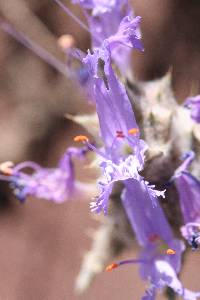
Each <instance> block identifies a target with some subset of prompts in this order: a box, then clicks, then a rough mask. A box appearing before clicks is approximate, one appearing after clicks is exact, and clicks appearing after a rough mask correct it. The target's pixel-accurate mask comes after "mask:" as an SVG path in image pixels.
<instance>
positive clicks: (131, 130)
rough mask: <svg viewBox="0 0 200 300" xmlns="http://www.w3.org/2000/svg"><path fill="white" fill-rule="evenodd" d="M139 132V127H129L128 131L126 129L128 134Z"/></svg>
mask: <svg viewBox="0 0 200 300" xmlns="http://www.w3.org/2000/svg"><path fill="white" fill-rule="evenodd" d="M138 132H139V129H138V128H131V129H129V131H128V133H129V134H133V135H134V134H137V133H138Z"/></svg>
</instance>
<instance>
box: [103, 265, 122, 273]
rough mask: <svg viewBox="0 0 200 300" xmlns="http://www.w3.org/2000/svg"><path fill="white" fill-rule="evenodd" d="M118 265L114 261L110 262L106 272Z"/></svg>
mask: <svg viewBox="0 0 200 300" xmlns="http://www.w3.org/2000/svg"><path fill="white" fill-rule="evenodd" d="M118 266H119V265H118V264H116V263H112V264H110V265H108V266H107V267H106V271H107V272H111V271H112V270H113V269H115V268H117V267H118Z"/></svg>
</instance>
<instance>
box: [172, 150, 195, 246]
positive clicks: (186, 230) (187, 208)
mask: <svg viewBox="0 0 200 300" xmlns="http://www.w3.org/2000/svg"><path fill="white" fill-rule="evenodd" d="M193 159H194V152H192V151H191V152H189V153H187V155H186V156H185V161H184V162H183V163H182V165H181V166H180V167H179V168H178V169H177V170H176V172H175V175H174V177H173V179H174V181H175V185H176V188H177V190H178V194H179V201H180V207H181V211H182V215H183V220H184V223H185V226H183V227H182V228H181V232H182V235H183V237H184V238H185V239H186V240H188V242H189V244H190V245H191V246H192V248H193V249H197V248H198V245H199V244H200V239H199V237H200V226H199V224H198V223H199V222H200V198H199V195H200V181H199V180H198V179H197V178H195V177H194V176H193V175H192V174H190V173H189V171H188V168H189V166H190V165H191V163H192V161H193ZM195 224H196V225H195Z"/></svg>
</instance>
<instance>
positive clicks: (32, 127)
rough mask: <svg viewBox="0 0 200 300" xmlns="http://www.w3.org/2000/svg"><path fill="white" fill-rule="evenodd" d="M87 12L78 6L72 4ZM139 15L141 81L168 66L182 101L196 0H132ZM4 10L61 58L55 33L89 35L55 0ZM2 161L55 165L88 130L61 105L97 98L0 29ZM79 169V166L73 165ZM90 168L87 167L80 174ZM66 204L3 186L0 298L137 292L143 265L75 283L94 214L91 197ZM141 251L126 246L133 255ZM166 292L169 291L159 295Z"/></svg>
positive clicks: (192, 275) (198, 21)
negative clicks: (18, 194) (19, 197)
mask: <svg viewBox="0 0 200 300" xmlns="http://www.w3.org/2000/svg"><path fill="white" fill-rule="evenodd" d="M69 2H70V1H65V3H67V4H68V5H69V6H70V7H71V9H72V10H73V12H74V13H76V15H77V16H79V17H81V18H82V19H83V16H82V14H81V11H80V10H79V8H78V7H77V6H71V5H70V4H69ZM132 3H133V6H134V9H135V14H139V15H141V16H142V17H143V21H142V33H143V41H144V44H145V53H142V54H141V53H136V52H135V53H134V55H133V58H134V59H133V66H134V70H135V73H136V76H137V78H138V79H140V80H150V79H153V78H156V77H158V76H162V75H164V74H165V72H166V71H167V70H168V69H169V68H171V70H172V75H173V76H172V79H173V88H174V91H175V94H176V96H177V99H178V100H179V101H182V100H183V99H184V98H185V97H186V96H187V95H188V94H189V93H196V94H197V93H198V92H199V84H200V77H199V70H200V51H199V50H200V2H199V0H162V1H161V0H152V1H149V0H134V1H132ZM0 16H1V18H2V20H3V19H4V20H5V19H6V20H8V21H9V22H10V23H11V24H13V25H14V26H15V28H17V29H18V30H21V31H22V32H24V33H26V34H27V35H28V36H29V37H30V38H31V39H33V40H34V41H36V42H37V43H39V44H40V45H42V46H43V47H45V48H46V49H48V51H50V52H51V53H52V54H54V55H55V56H56V57H57V58H59V59H60V60H63V61H64V55H63V54H62V53H61V51H60V49H59V48H58V46H57V43H56V41H57V40H56V39H57V38H58V37H59V36H60V35H61V34H65V33H70V34H72V35H73V36H74V37H75V40H76V45H77V47H79V48H81V49H82V50H86V49H87V48H89V43H90V39H89V36H88V35H87V33H86V32H85V31H83V30H82V29H81V28H80V27H79V26H78V25H77V24H76V23H75V22H74V21H72V20H71V19H70V18H69V17H68V16H66V15H65V14H64V12H63V11H61V9H60V8H59V7H58V6H56V5H55V4H54V3H53V1H52V0H43V1H41V0H40V1H39V0H0ZM0 67H1V73H0V139H1V147H0V162H3V161H5V160H12V161H14V162H15V163H17V162H19V161H23V160H27V159H31V160H36V161H38V162H39V163H41V164H42V165H44V166H55V165H56V162H57V161H58V159H59V156H60V155H61V154H62V153H63V152H64V150H65V148H66V146H67V145H70V144H71V143H72V137H73V136H74V135H76V134H79V133H80V131H81V132H82V129H81V128H79V127H78V126H77V125H74V124H72V123H71V122H69V121H67V120H66V119H65V118H64V116H63V113H64V112H67V113H73V114H75V113H84V112H88V111H91V107H90V106H89V105H88V104H87V103H86V101H85V99H83V98H84V97H83V95H82V94H81V93H80V92H79V91H77V88H75V86H74V84H73V82H71V81H70V80H69V79H66V78H65V77H64V76H62V75H60V74H58V73H57V71H55V70H54V69H53V68H51V67H49V66H48V65H47V64H46V63H44V62H43V61H42V60H41V59H39V58H38V57H37V56H36V55H34V54H33V53H31V51H29V50H28V49H26V48H24V47H23V46H22V45H20V44H19V43H17V42H16V41H14V40H13V39H12V38H10V37H9V36H8V35H7V34H5V33H4V32H2V31H0ZM77 168H78V167H77ZM82 176H83V177H84V173H83V174H82ZM88 200H89V199H85V200H84V201H80V202H78V201H74V202H73V201H71V202H67V203H64V204H62V205H55V204H53V203H50V202H47V201H42V200H38V199H29V200H28V201H27V203H26V204H25V205H20V204H19V203H18V202H17V201H16V200H15V199H14V197H12V196H11V195H10V193H9V191H8V187H7V185H6V184H1V188H0V300H77V299H81V300H100V299H105V300H107V299H110V300H112V299H113V300H114V299H115V300H121V299H122V298H124V299H134V300H137V299H140V296H141V295H142V294H143V290H144V285H143V284H142V283H141V281H140V279H139V275H138V273H137V267H136V266H135V267H132V266H128V267H126V268H122V269H120V270H116V271H115V272H112V273H102V274H101V275H99V276H98V277H97V278H96V280H95V282H94V284H93V286H92V287H91V289H90V290H89V291H88V292H86V294H85V295H83V296H80V298H79V297H78V296H76V295H75V294H74V292H73V285H74V280H75V278H76V274H77V273H78V270H79V267H80V263H81V258H82V256H83V253H84V252H85V251H86V250H87V249H89V245H90V238H89V237H88V235H87V230H88V228H91V227H96V226H97V224H96V223H95V222H94V221H93V220H91V214H90V212H89V206H88V202H89V201H88ZM136 255H137V250H134V251H131V252H129V253H125V254H124V256H123V257H133V256H136ZM199 266H200V257H199V253H198V252H197V253H191V255H189V257H188V259H187V263H186V265H185V266H184V272H183V274H182V277H183V280H184V283H186V285H187V287H188V288H191V289H195V290H198V289H200V284H199V281H200V276H199V274H198V270H199ZM160 299H163V298H160Z"/></svg>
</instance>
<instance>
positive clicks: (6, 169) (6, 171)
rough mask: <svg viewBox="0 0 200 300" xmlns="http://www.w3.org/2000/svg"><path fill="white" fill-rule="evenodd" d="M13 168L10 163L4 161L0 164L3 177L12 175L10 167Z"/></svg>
mask: <svg viewBox="0 0 200 300" xmlns="http://www.w3.org/2000/svg"><path fill="white" fill-rule="evenodd" d="M13 166H14V164H13V162H12V161H6V162H4V163H2V164H0V171H1V172H2V173H3V174H4V175H12V167H13Z"/></svg>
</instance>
